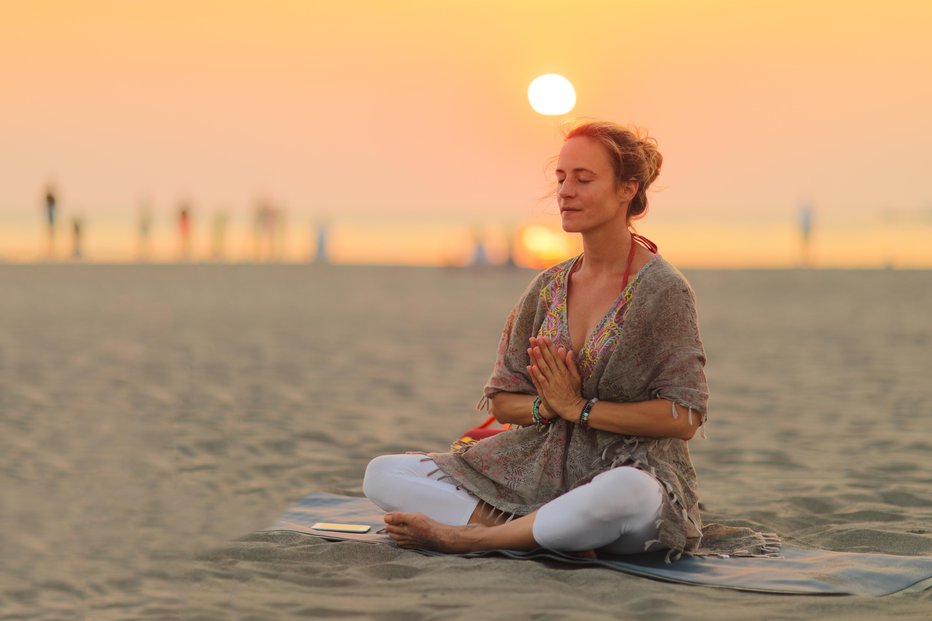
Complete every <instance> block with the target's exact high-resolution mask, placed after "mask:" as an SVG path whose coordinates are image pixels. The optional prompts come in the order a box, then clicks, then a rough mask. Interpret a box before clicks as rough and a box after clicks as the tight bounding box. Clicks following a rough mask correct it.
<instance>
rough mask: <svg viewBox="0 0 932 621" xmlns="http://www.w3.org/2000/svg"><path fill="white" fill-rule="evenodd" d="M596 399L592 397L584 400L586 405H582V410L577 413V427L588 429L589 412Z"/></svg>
mask: <svg viewBox="0 0 932 621" xmlns="http://www.w3.org/2000/svg"><path fill="white" fill-rule="evenodd" d="M597 401H598V399H597V398H596V397H593V398H591V399H589V400H588V401H586V405H584V406H583V409H582V412H580V413H579V428H580V429H588V428H589V412H591V411H592V406H593V405H595V404H596V402H597Z"/></svg>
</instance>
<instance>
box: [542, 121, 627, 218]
mask: <svg viewBox="0 0 932 621" xmlns="http://www.w3.org/2000/svg"><path fill="white" fill-rule="evenodd" d="M556 174H557V184H558V188H557V203H558V204H559V206H560V217H561V219H562V220H563V230H564V231H566V232H567V233H585V232H587V231H590V230H593V229H596V228H598V227H600V226H604V225H605V224H608V223H617V221H618V219H619V218H621V220H622V221H624V220H625V219H626V215H627V210H628V203H630V202H631V199H632V198H633V197H634V192H636V191H637V183H636V182H633V181H629V182H625V183H623V184H621V185H617V184H616V183H615V172H614V170H613V169H612V162H611V160H610V159H609V156H608V153H606V151H605V147H603V146H602V145H601V144H599V143H598V142H596V141H595V140H593V139H592V138H588V137H586V136H576V137H574V138H570V139H569V140H567V141H566V142H565V143H564V144H563V148H562V149H560V156H559V158H558V159H557V170H556Z"/></svg>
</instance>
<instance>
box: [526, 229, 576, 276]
mask: <svg viewBox="0 0 932 621" xmlns="http://www.w3.org/2000/svg"><path fill="white" fill-rule="evenodd" d="M518 240H519V244H518V250H519V252H518V253H517V256H516V258H517V259H518V261H519V262H520V263H521V264H523V265H527V266H528V267H536V268H542V267H547V266H549V265H554V264H555V263H558V262H560V261H562V260H563V259H566V258H568V257H570V256H572V255H573V254H575V253H574V250H575V249H576V246H577V245H578V244H574V243H573V238H571V237H570V236H568V235H567V234H566V233H564V232H563V231H561V230H558V229H553V228H550V227H547V226H544V225H542V224H531V225H529V226H527V227H525V228H524V229H523V230H522V231H521V232H520V233H519V235H518Z"/></svg>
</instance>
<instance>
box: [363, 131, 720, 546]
mask: <svg viewBox="0 0 932 621" xmlns="http://www.w3.org/2000/svg"><path fill="white" fill-rule="evenodd" d="M662 160H663V158H662V157H661V155H660V153H659V151H658V150H657V146H656V141H654V140H653V139H652V138H649V137H647V136H646V135H644V134H642V133H640V132H639V131H637V130H634V129H628V128H625V127H622V126H619V125H616V124H613V123H606V122H589V123H584V124H580V125H577V126H575V127H573V128H572V129H571V130H569V131H568V133H567V134H566V141H565V142H564V144H563V147H562V149H561V150H560V154H559V158H558V160H557V166H556V181H557V185H558V188H557V192H556V194H557V202H558V204H559V207H560V217H561V219H562V224H563V230H565V231H566V232H569V233H579V234H580V235H582V242H583V253H582V254H581V255H579V256H578V257H576V258H574V259H570V260H568V261H566V262H564V263H561V264H559V265H556V266H554V267H552V268H550V269H548V270H546V271H544V272H543V273H541V274H539V275H538V276H537V277H536V278H535V279H534V280H533V281H532V282H531V284H530V286H529V287H528V289H527V291H526V292H525V293H524V295H523V296H522V297H521V299H520V300H519V301H518V304H517V305H516V306H515V308H514V310H512V312H511V314H510V315H509V316H508V319H507V321H506V322H505V329H504V332H503V334H502V339H501V342H500V344H499V349H498V357H497V359H496V361H495V367H494V369H493V371H492V376H491V378H490V379H489V381H488V384H487V385H486V386H485V390H484V394H485V397H486V399H487V403H488V404H489V407H490V411H491V413H492V414H493V415H494V416H495V418H496V419H497V420H498V421H500V422H502V423H510V424H511V425H512V426H513V427H512V429H510V430H508V431H504V432H502V433H498V434H496V435H494V436H492V437H489V438H486V439H484V440H481V441H480V442H478V443H475V444H473V445H471V446H467V447H465V448H463V449H461V450H458V451H454V452H451V453H430V454H427V455H422V454H405V455H384V456H381V457H377V458H375V459H374V460H372V462H371V463H370V464H369V466H368V468H367V470H366V476H365V481H364V483H363V488H364V490H365V494H366V496H368V497H369V499H371V500H372V501H373V502H374V503H375V504H377V505H378V506H380V507H381V508H383V509H384V510H385V511H387V512H388V513H387V514H386V516H385V524H386V530H387V532H388V534H389V536H391V538H392V539H393V540H394V541H395V542H396V543H397V544H398V545H399V546H401V547H410V548H430V549H435V550H439V551H444V552H468V551H479V550H493V549H511V550H532V549H536V548H547V549H551V550H558V551H562V552H568V553H578V552H589V551H595V550H604V551H606V552H610V553H614V554H628V553H634V552H643V551H645V550H660V549H667V550H668V557H674V558H675V557H678V556H679V555H680V554H681V553H682V552H684V551H690V550H694V549H695V548H696V546H697V545H698V543H699V539H700V537H701V529H702V524H701V521H700V517H699V503H698V495H697V494H698V492H697V481H696V473H695V470H694V469H693V466H692V463H691V462H690V458H689V450H688V448H687V441H688V440H689V439H690V438H692V437H693V435H694V434H695V433H696V431H697V429H699V428H700V427H701V426H702V425H703V424H704V423H705V420H706V402H707V399H708V391H707V387H706V380H705V375H704V373H703V365H704V363H705V353H704V351H703V347H702V342H701V341H700V339H699V328H698V324H697V317H696V308H695V299H694V296H693V292H692V290H691V289H690V287H689V284H688V283H687V282H686V280H685V278H684V277H683V275H682V274H680V272H679V271H677V270H676V268H674V267H673V266H672V265H670V264H669V263H667V262H666V261H665V260H664V259H663V258H662V257H661V256H660V255H659V254H657V248H656V246H654V244H653V243H651V242H650V241H649V240H647V239H646V238H644V237H641V236H640V235H637V234H636V233H634V232H633V231H632V220H633V219H635V218H638V217H641V216H642V215H643V214H644V213H645V211H646V209H647V194H646V192H647V189H648V188H649V187H650V185H651V183H653V181H654V180H655V179H656V178H657V174H658V173H659V172H660V166H661V162H662Z"/></svg>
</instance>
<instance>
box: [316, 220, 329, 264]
mask: <svg viewBox="0 0 932 621" xmlns="http://www.w3.org/2000/svg"><path fill="white" fill-rule="evenodd" d="M329 237H330V227H329V226H328V225H327V223H326V222H321V223H320V224H319V225H317V249H316V250H315V251H314V263H321V264H326V263H329V262H330V259H329V257H328V256H327V244H328V241H329Z"/></svg>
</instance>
